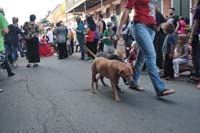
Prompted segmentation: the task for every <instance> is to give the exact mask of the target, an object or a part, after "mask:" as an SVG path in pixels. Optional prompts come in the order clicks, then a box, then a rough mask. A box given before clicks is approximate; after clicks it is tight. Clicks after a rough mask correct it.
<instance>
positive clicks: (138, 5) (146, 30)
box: [118, 0, 175, 97]
mask: <svg viewBox="0 0 200 133" xmlns="http://www.w3.org/2000/svg"><path fill="white" fill-rule="evenodd" d="M156 3H157V0H150V1H139V0H128V1H127V4H126V6H125V10H124V11H123V13H122V18H121V21H120V24H119V27H118V36H119V37H121V33H122V26H123V24H124V23H125V21H126V20H127V19H128V15H129V13H130V12H131V10H132V9H133V8H134V18H133V20H134V26H133V32H134V36H135V39H136V41H137V43H138V45H139V52H138V56H137V59H136V63H135V69H134V74H133V80H134V81H133V83H132V84H130V88H131V89H134V90H137V91H143V90H144V89H143V88H142V87H141V86H139V85H138V79H139V77H140V74H141V70H142V67H143V65H144V62H145V60H146V65H147V69H148V72H149V75H150V78H151V81H152V83H153V86H154V89H155V91H156V94H157V96H158V97H160V96H166V95H170V94H173V93H175V91H174V90H172V89H166V87H165V84H164V83H163V82H162V81H161V79H160V77H159V74H158V71H157V68H156V53H155V49H154V45H153V40H154V36H155V32H154V30H153V29H154V28H155V24H156V18H155V6H156ZM144 12H145V13H144ZM147 14H148V15H147Z"/></svg>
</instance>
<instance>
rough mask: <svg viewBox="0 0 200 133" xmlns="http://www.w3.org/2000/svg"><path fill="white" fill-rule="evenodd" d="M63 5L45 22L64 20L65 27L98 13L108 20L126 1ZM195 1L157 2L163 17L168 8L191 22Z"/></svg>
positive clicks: (75, 0)
mask: <svg viewBox="0 0 200 133" xmlns="http://www.w3.org/2000/svg"><path fill="white" fill-rule="evenodd" d="M63 1H64V2H63V4H61V5H58V6H57V7H56V8H55V9H54V10H53V11H52V12H51V13H50V14H49V15H48V16H47V20H49V21H50V22H52V23H56V22H57V21H58V20H63V21H64V20H66V23H67V25H70V26H73V25H74V23H75V22H74V21H75V19H74V16H76V15H79V16H82V18H83V19H84V18H85V15H88V14H92V15H94V16H95V15H97V14H99V13H100V12H101V13H102V14H103V15H104V18H105V19H109V17H110V16H111V15H112V14H116V15H118V16H120V14H121V12H122V10H123V8H124V5H125V3H126V1H127V0H63ZM194 2H195V0H158V6H159V7H160V9H161V12H162V13H163V15H165V16H167V15H168V10H169V8H170V7H174V8H175V9H176V11H175V12H176V14H177V15H179V16H180V15H181V16H183V17H185V18H189V19H190V20H191V18H192V14H191V13H190V8H192V7H194V4H195V3H194Z"/></svg>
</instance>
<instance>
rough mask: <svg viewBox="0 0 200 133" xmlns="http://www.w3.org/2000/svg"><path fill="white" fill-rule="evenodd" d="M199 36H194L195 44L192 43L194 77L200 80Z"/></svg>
mask: <svg viewBox="0 0 200 133" xmlns="http://www.w3.org/2000/svg"><path fill="white" fill-rule="evenodd" d="M199 43H200V42H199V40H198V36H194V39H193V42H192V62H193V64H194V74H193V76H195V77H197V78H200V73H199V70H200V60H199V58H200V52H199V50H200V44H199Z"/></svg>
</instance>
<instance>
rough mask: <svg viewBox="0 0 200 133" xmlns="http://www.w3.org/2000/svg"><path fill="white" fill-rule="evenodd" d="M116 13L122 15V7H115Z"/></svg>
mask: <svg viewBox="0 0 200 133" xmlns="http://www.w3.org/2000/svg"><path fill="white" fill-rule="evenodd" d="M115 13H116V15H120V13H121V5H120V4H118V5H115Z"/></svg>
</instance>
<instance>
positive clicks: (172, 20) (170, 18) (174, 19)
mask: <svg viewBox="0 0 200 133" xmlns="http://www.w3.org/2000/svg"><path fill="white" fill-rule="evenodd" d="M167 22H169V23H171V24H173V25H174V27H175V30H174V32H175V33H177V32H178V30H179V27H180V24H179V17H178V16H177V15H176V14H175V8H173V7H171V8H169V16H168V20H167Z"/></svg>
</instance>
